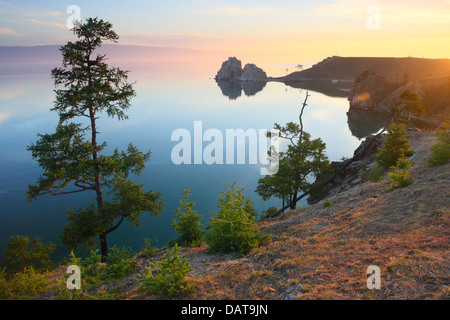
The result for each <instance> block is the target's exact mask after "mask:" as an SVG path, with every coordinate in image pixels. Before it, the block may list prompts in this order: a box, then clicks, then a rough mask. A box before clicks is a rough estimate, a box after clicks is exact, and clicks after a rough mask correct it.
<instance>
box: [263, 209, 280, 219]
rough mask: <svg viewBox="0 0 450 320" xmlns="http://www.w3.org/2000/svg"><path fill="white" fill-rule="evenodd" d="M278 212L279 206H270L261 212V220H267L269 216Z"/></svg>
mask: <svg viewBox="0 0 450 320" xmlns="http://www.w3.org/2000/svg"><path fill="white" fill-rule="evenodd" d="M277 212H278V209H277V207H270V208H269V209H267V210H264V211H263V212H262V213H261V216H260V217H259V220H260V221H264V220H266V219H267V218H268V217H271V216H273V215H274V214H275V213H277Z"/></svg>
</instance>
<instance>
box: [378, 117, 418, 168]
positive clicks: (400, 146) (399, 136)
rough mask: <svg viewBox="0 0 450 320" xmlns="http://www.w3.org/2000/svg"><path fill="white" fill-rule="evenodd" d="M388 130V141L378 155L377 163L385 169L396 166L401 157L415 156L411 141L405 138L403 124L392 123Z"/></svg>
mask: <svg viewBox="0 0 450 320" xmlns="http://www.w3.org/2000/svg"><path fill="white" fill-rule="evenodd" d="M387 129H388V133H387V134H386V141H385V142H384V143H383V145H382V146H381V147H380V148H379V149H378V154H377V155H376V160H377V163H378V164H379V165H380V166H382V167H383V168H385V169H389V168H391V167H393V166H395V165H396V164H397V161H398V159H400V158H401V157H405V158H409V157H410V156H412V155H413V154H414V152H413V151H412V150H411V146H410V141H409V139H408V138H406V137H405V135H406V130H405V125H404V124H403V123H399V122H395V121H392V122H391V123H390V125H389V126H388V128H387Z"/></svg>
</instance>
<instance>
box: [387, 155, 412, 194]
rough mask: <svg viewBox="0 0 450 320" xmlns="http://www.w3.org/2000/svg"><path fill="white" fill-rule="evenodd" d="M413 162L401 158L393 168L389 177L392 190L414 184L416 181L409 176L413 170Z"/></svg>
mask: <svg viewBox="0 0 450 320" xmlns="http://www.w3.org/2000/svg"><path fill="white" fill-rule="evenodd" d="M411 166H412V162H411V161H409V160H408V159H406V158H404V157H401V158H400V159H398V161H397V164H396V165H395V166H394V167H391V171H390V172H388V176H389V178H390V179H391V181H392V183H391V189H394V188H404V187H408V186H410V185H411V184H413V183H414V180H413V179H412V178H411V177H410V176H409V169H411Z"/></svg>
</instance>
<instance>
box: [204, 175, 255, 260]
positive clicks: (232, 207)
mask: <svg viewBox="0 0 450 320" xmlns="http://www.w3.org/2000/svg"><path fill="white" fill-rule="evenodd" d="M226 187H227V188H228V190H227V191H225V192H223V191H221V193H222V194H223V196H219V208H220V209H219V211H218V212H217V216H215V217H213V218H211V220H210V223H209V226H208V229H209V232H208V233H207V235H206V242H207V244H208V246H209V251H210V252H222V253H227V252H238V253H240V254H241V255H245V254H247V253H248V252H250V250H252V249H253V248H255V247H257V246H258V245H259V244H260V242H261V241H262V240H263V238H264V237H263V236H261V235H258V234H257V232H258V225H257V222H256V220H255V219H254V212H255V210H254V208H253V204H252V202H251V201H250V200H249V199H247V198H245V196H244V194H243V189H241V190H236V183H233V184H232V185H230V186H226Z"/></svg>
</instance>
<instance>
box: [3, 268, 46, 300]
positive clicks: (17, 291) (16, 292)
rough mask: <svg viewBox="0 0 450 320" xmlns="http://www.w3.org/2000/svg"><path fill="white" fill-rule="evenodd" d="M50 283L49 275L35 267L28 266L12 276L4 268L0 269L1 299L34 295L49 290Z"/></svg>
mask: <svg viewBox="0 0 450 320" xmlns="http://www.w3.org/2000/svg"><path fill="white" fill-rule="evenodd" d="M48 285H49V280H48V277H47V275H46V274H44V273H40V272H37V271H36V270H35V269H34V268H33V267H26V268H24V269H23V270H22V271H19V272H17V273H15V274H14V275H13V276H12V277H10V278H8V277H7V276H6V273H5V272H4V270H0V299H17V298H18V297H25V296H33V295H36V294H39V293H42V292H45V291H47V289H48Z"/></svg>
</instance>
